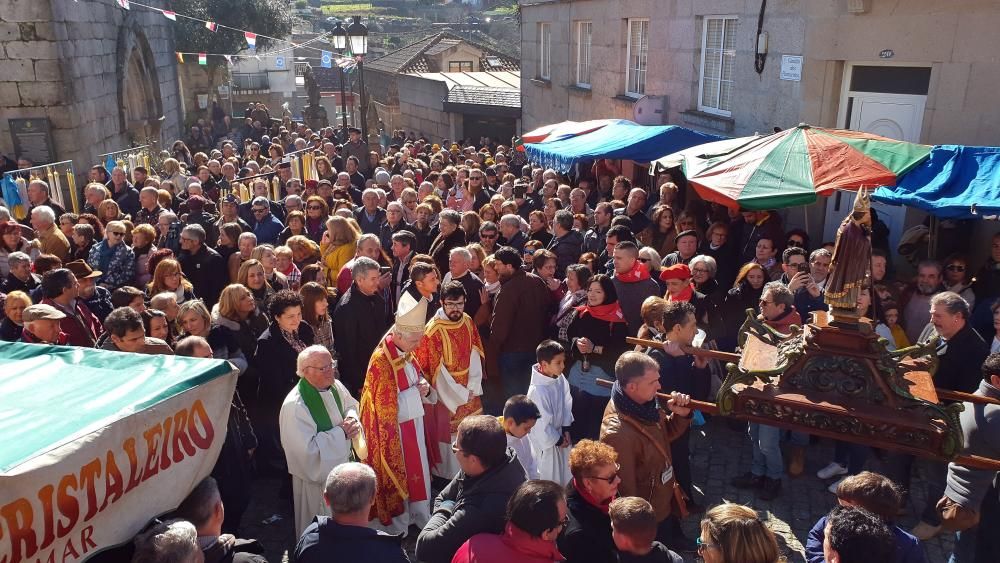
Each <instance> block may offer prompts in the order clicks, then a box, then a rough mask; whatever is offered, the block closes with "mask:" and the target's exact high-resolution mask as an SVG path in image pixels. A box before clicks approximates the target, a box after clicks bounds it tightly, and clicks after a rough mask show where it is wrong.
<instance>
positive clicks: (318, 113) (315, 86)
mask: <svg viewBox="0 0 1000 563" xmlns="http://www.w3.org/2000/svg"><path fill="white" fill-rule="evenodd" d="M302 81H303V82H304V83H305V89H306V97H307V98H308V99H309V104H308V105H307V106H306V107H304V108H302V116H303V117H305V120H306V123H307V124H308V125H309V127H311V128H313V129H322V128H323V127H326V126H328V125H329V124H330V123H329V121H328V120H327V117H326V108H324V107H323V106H322V105H320V103H319V98H320V93H319V83H318V82H316V76H315V75H314V74H313V70H312V67H311V66H309V65H306V70H305V72H304V73H303V74H302Z"/></svg>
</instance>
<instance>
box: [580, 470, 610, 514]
mask: <svg viewBox="0 0 1000 563" xmlns="http://www.w3.org/2000/svg"><path fill="white" fill-rule="evenodd" d="M571 482H572V483H573V488H574V489H576V492H578V493H580V497H581V498H582V499H583V500H585V501H587V504H589V505H591V506H593V507H594V508H596V509H598V510H600V511H601V512H603V513H605V514H608V512H610V510H611V501H613V500H615V498H616V496H612V497H611V498H609V499H607V500H603V501H602V500H597V499H596V498H594V495H592V494H590V492H589V491H587V489H586V488H585V487H581V486H580V485H579V483H577V482H576V478H573V480H572V481H571Z"/></svg>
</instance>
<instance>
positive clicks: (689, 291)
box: [667, 283, 694, 303]
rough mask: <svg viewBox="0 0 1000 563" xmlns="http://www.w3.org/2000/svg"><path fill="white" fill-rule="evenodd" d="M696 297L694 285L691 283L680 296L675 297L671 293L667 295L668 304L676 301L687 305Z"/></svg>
mask: <svg viewBox="0 0 1000 563" xmlns="http://www.w3.org/2000/svg"><path fill="white" fill-rule="evenodd" d="M692 297H694V284H693V283H689V284H688V286H687V287H685V288H684V290H683V291H681V292H680V293H679V294H678V295H676V296H674V295H673V294H671V293H668V294H667V303H672V302H674V301H684V302H685V303H686V302H688V301H691V298H692Z"/></svg>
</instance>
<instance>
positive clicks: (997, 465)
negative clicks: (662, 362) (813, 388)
mask: <svg viewBox="0 0 1000 563" xmlns="http://www.w3.org/2000/svg"><path fill="white" fill-rule="evenodd" d="M597 384H598V385H600V386H601V387H611V386H612V385H614V383H613V382H611V381H608V380H606V379H598V380H597ZM656 396H657V397H659V398H661V399H663V400H664V401H666V400H670V399H671V398H672V397H671V396H670V393H657V394H656ZM687 407H688V408H692V409H697V410H700V411H701V412H703V413H706V414H719V406H718V405H716V404H715V403H709V402H707V401H696V400H694V399H691V401H690V402H688V404H687ZM734 417H735V418H742V419H746V420H749V421H750V422H758V423H760V424H769V425H771V426H777V427H779V428H787V429H789V430H798V431H800V432H805V433H807V434H811V432H810V431H809V429H808V428H802V427H799V426H794V425H789V424H784V423H781V422H779V421H775V420H770V419H767V418H762V417H756V416H745V415H741V414H737V415H734ZM838 439H841V440H843V441H845V442H854V443H856V444H861V445H863V446H866V445H870V444H865V443H864V442H863V441H861V437H860V436H852V435H850V434H844V435H842V436H839V437H838ZM935 459H941V458H937V457H935ZM942 461H945V460H942ZM951 461H953V462H954V463H957V464H958V465H964V466H966V467H971V468H973V469H985V470H988V471H1000V460H997V459H990V458H988V457H983V456H978V455H960V456H957V457H956V458H955V459H954V460H951Z"/></svg>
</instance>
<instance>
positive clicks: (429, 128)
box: [397, 74, 461, 140]
mask: <svg viewBox="0 0 1000 563" xmlns="http://www.w3.org/2000/svg"><path fill="white" fill-rule="evenodd" d="M397 85H398V87H399V93H400V94H399V121H400V125H399V128H400V129H406V130H407V131H414V132H416V133H417V136H421V135H423V136H426V137H427V138H429V139H438V140H440V139H445V138H448V139H455V138H457V135H459V134H460V133H461V124H460V123H459V124H458V128H457V130H456V128H455V124H454V118H455V117H456V114H452V113H449V112H446V111H444V106H443V104H442V101H443V100H444V99H445V98H447V97H448V87H447V85H446V84H445V83H444V82H442V81H439V80H430V79H428V78H421V77H419V76H415V75H406V74H401V75H398V77H397ZM457 117H459V118H460V116H457Z"/></svg>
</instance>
